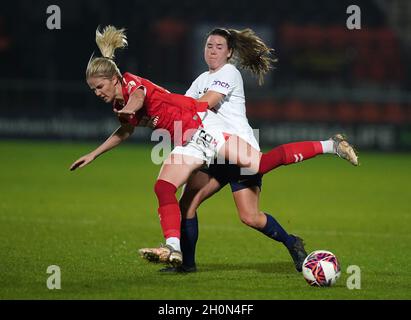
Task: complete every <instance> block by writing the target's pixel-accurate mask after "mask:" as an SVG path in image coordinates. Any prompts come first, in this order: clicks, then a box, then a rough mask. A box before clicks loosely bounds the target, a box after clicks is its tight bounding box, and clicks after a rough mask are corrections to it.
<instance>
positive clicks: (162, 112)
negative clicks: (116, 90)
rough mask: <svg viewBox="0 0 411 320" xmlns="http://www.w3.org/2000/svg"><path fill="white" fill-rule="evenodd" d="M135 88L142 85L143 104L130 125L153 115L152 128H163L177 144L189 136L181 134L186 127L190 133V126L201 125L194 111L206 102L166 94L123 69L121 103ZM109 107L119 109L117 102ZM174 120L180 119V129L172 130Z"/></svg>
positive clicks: (202, 109) (206, 105)
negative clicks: (178, 130)
mask: <svg viewBox="0 0 411 320" xmlns="http://www.w3.org/2000/svg"><path fill="white" fill-rule="evenodd" d="M139 88H142V89H143V90H144V93H145V99H144V105H143V108H141V109H140V110H139V111H137V113H136V116H135V117H133V118H132V119H130V120H129V123H130V124H132V125H134V126H137V124H138V123H139V121H140V120H141V118H142V117H143V116H148V117H150V118H153V117H155V118H156V119H157V121H155V127H156V128H162V129H166V130H167V131H168V132H169V133H170V135H171V139H172V141H174V142H175V143H176V144H179V142H180V141H181V142H182V143H185V142H186V141H185V140H188V139H190V137H184V133H185V132H186V131H187V130H190V129H191V131H192V132H193V133H194V132H195V131H193V129H198V128H199V127H200V126H202V122H201V119H200V117H199V116H198V114H197V112H204V111H206V110H207V109H208V104H207V102H198V101H197V100H195V99H193V98H191V97H186V96H183V95H180V94H175V93H170V92H169V91H167V90H166V89H164V88H162V87H160V86H158V85H156V84H154V83H152V82H151V81H149V80H147V79H144V78H141V77H138V76H136V75H133V74H131V73H128V72H126V73H124V75H123V82H122V89H123V97H124V105H126V104H127V102H128V99H129V97H130V95H131V94H132V93H133V92H134V91H135V90H137V89H139ZM113 107H114V109H117V110H120V109H122V108H123V106H122V105H120V104H119V103H118V102H115V103H114V106H113ZM176 121H179V122H180V124H181V125H180V128H181V129H182V130H181V131H182V132H174V131H175V125H174V124H175V122H176ZM177 128H178V125H177ZM180 134H183V136H182V137H184V138H185V139H182V137H181V136H180ZM178 140H180V141H178Z"/></svg>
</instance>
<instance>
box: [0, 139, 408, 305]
mask: <svg viewBox="0 0 411 320" xmlns="http://www.w3.org/2000/svg"><path fill="white" fill-rule="evenodd" d="M95 146H96V144H90V143H89V144H71V143H58V142H23V141H2V142H0V150H1V152H0V166H1V170H0V195H1V196H0V199H1V200H0V298H1V299H159V300H160V299H250V300H253V299H270V300H271V299H410V298H411V276H410V273H409V266H410V262H411V261H410V255H409V252H410V249H411V248H410V244H411V234H410V226H411V207H410V196H411V192H410V188H409V181H410V180H411V170H410V161H411V155H410V154H376V153H375V154H371V153H370V154H368V153H366V154H361V161H362V166H360V167H359V168H354V167H352V166H350V165H349V164H347V163H346V162H344V161H342V160H340V159H338V158H336V157H333V156H330V155H326V156H320V157H317V158H315V159H313V160H309V161H306V162H304V163H300V164H297V165H293V166H288V167H282V168H279V169H277V170H275V171H274V172H272V173H270V174H268V175H266V176H265V178H264V181H263V193H262V197H261V208H262V209H263V210H265V211H267V212H270V213H272V214H273V215H274V216H275V217H276V218H277V220H278V221H279V222H280V223H281V224H282V225H283V226H284V227H285V228H286V230H287V231H288V232H290V233H295V234H298V235H299V236H301V237H303V238H304V240H305V242H306V247H307V251H312V250H316V249H326V250H331V251H332V252H334V253H335V254H336V255H337V256H338V258H339V260H340V262H341V265H342V271H343V272H342V276H341V278H340V279H339V281H338V282H337V284H336V286H334V287H332V288H312V287H309V286H308V285H307V284H306V282H305V281H304V279H303V278H302V275H301V274H299V273H297V272H296V271H295V270H294V267H293V264H292V262H291V259H290V257H289V255H288V252H287V250H286V249H285V248H284V247H283V246H282V245H281V244H279V243H276V242H273V241H271V240H270V239H268V238H266V237H264V236H263V235H262V234H260V233H258V232H256V231H255V230H253V229H251V228H248V227H246V226H244V225H243V224H242V223H241V222H240V221H239V219H238V217H237V214H236V210H235V206H234V203H233V201H232V197H231V193H230V190H229V188H225V189H224V190H223V191H221V192H220V193H219V194H217V195H215V196H214V197H213V198H211V199H210V200H208V201H207V202H206V203H204V204H203V205H202V207H201V209H200V211H199V221H200V222H199V223H200V239H199V242H198V247H197V263H198V269H199V271H198V272H197V273H195V274H187V275H181V274H177V275H175V274H160V273H159V272H157V270H158V269H160V268H161V267H162V266H161V265H155V264H149V263H146V262H145V261H143V260H142V259H141V258H139V257H138V256H137V254H136V250H137V249H138V248H140V247H146V246H157V245H158V244H159V243H160V242H162V241H163V239H162V235H161V230H160V225H159V221H158V216H157V213H156V199H155V195H154V193H153V191H152V190H153V185H154V182H155V179H156V177H157V174H158V170H159V166H155V165H153V164H152V162H151V160H150V150H151V149H150V147H148V146H139V145H135V144H129V143H128V144H125V145H123V146H121V147H119V148H117V149H116V150H114V151H112V152H109V153H107V154H105V155H103V156H102V157H100V158H99V159H97V160H96V161H95V162H94V163H93V164H91V165H90V166H88V167H86V168H84V169H82V170H78V171H75V172H70V171H69V170H68V167H69V165H70V164H71V163H72V162H73V161H74V160H75V159H77V158H78V157H80V156H81V155H83V154H85V153H87V152H88V151H90V150H91V149H92V148H94V147H95ZM50 265H58V266H59V267H60V268H61V286H62V289H61V290H48V289H47V287H46V281H47V278H48V277H49V276H50V275H49V274H47V273H46V270H47V267H48V266H50ZM349 265H358V266H359V267H360V268H361V289H360V290H349V289H347V287H346V281H347V279H348V277H349V276H350V275H349V274H347V273H346V270H347V267H348V266H349Z"/></svg>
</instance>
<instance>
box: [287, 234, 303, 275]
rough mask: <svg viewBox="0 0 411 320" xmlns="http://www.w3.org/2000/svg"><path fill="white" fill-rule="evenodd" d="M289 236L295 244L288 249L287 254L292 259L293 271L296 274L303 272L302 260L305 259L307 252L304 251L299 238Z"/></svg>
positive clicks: (301, 240)
mask: <svg viewBox="0 0 411 320" xmlns="http://www.w3.org/2000/svg"><path fill="white" fill-rule="evenodd" d="M290 236H292V237H294V238H295V242H294V244H293V245H292V246H291V248H288V252H289V253H290V255H291V257H292V258H293V261H294V265H295V269H296V270H297V271H298V272H301V271H302V270H303V263H304V260H305V258H306V257H307V252H306V251H305V249H304V242H303V239H301V238H300V237H297V236H294V235H292V234H290Z"/></svg>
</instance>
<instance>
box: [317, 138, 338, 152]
mask: <svg viewBox="0 0 411 320" xmlns="http://www.w3.org/2000/svg"><path fill="white" fill-rule="evenodd" d="M320 142H321V145H322V147H323V153H334V154H335V150H334V141H332V140H325V141H320Z"/></svg>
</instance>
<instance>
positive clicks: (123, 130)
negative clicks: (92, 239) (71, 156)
mask: <svg viewBox="0 0 411 320" xmlns="http://www.w3.org/2000/svg"><path fill="white" fill-rule="evenodd" d="M133 132H134V127H133V126H132V125H130V124H128V123H123V124H121V126H120V127H119V128H118V129H117V130H116V131H114V132H113V134H112V135H111V136H110V137H109V138H108V139H107V140H106V141H104V142H103V143H102V144H101V145H100V146H99V147H98V148H97V149H95V150H94V151H92V152H90V153H89V154H86V155H84V156H82V157H81V158H79V159H78V160H76V161H74V163H73V164H72V165H71V166H70V171H74V170H76V169H77V168H83V167H84V166H86V165H88V164H89V163H90V162H92V161H94V160H95V159H96V158H97V157H98V156H99V155H101V154H103V153H104V152H107V151H109V150H111V149H113V148H115V147H117V146H118V145H119V144H120V143H121V142H123V141H124V140H126V139H127V138H128V137H130V136H131V135H132V133H133Z"/></svg>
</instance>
